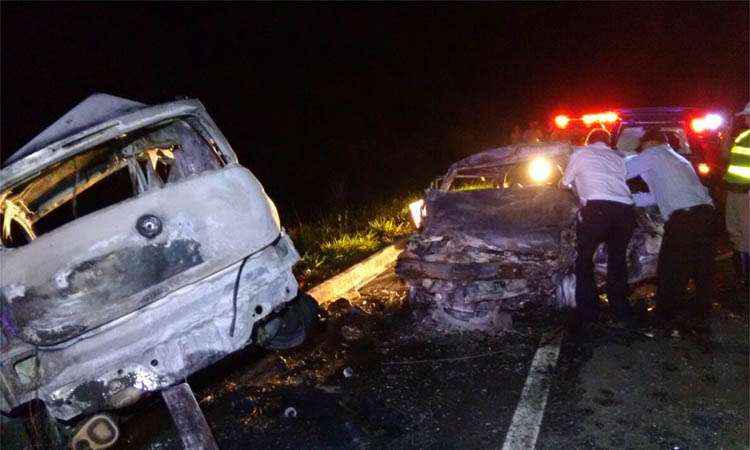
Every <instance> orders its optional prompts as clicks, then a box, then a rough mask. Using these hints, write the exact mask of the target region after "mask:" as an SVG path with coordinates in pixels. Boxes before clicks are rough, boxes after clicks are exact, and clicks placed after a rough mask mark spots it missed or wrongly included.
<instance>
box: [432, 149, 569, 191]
mask: <svg viewBox="0 0 750 450" xmlns="http://www.w3.org/2000/svg"><path fill="white" fill-rule="evenodd" d="M536 158H546V159H548V160H549V161H550V162H551V163H552V165H553V172H552V176H551V177H550V179H549V181H546V182H544V183H536V182H529V177H528V168H529V165H530V164H531V162H532V161H534V159H536ZM568 161H569V155H554V156H547V155H544V154H541V155H538V156H536V157H534V158H530V159H528V160H524V161H520V162H516V163H513V164H502V165H497V166H494V167H482V168H480V169H477V168H472V167H465V168H463V169H459V170H457V171H456V172H455V174H454V175H453V176H452V177H451V183H450V186H449V187H448V188H447V191H450V192H460V191H469V190H478V189H515V188H521V189H522V188H526V187H533V186H556V185H557V182H558V181H559V179H560V178H562V175H563V173H564V172H565V167H566V166H567V165H568ZM467 172H468V173H467ZM472 172H473V173H472ZM447 178H448V176H447V175H444V176H441V177H438V178H436V179H434V180H433V181H432V183H430V189H439V188H440V186H441V185H442V184H443V181H444V180H446V179H447ZM467 181H468V183H467Z"/></svg>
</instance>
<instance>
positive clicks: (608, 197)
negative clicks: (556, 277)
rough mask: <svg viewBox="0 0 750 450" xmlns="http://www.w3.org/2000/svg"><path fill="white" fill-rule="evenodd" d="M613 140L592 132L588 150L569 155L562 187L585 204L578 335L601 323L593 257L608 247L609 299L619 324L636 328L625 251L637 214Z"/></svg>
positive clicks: (579, 228) (579, 232)
mask: <svg viewBox="0 0 750 450" xmlns="http://www.w3.org/2000/svg"><path fill="white" fill-rule="evenodd" d="M610 139H611V136H610V134H609V133H608V132H607V131H606V130H603V129H595V130H592V131H591V132H590V133H589V135H588V136H587V137H586V145H585V146H584V147H579V148H577V149H576V150H575V152H574V153H573V154H572V155H571V156H570V162H569V163H568V166H567V168H566V169H565V173H564V174H563V177H562V179H561V180H560V184H561V186H563V187H567V188H575V190H576V192H577V193H578V198H579V200H580V203H581V209H580V211H579V213H578V222H577V223H576V251H577V257H576V264H575V272H576V318H575V320H574V321H573V329H572V330H571V331H573V332H575V333H580V332H585V331H586V330H587V328H588V326H589V325H590V324H591V323H592V322H593V321H594V320H596V316H597V304H596V298H597V295H596V283H595V280H594V261H593V257H594V253H595V252H596V249H597V247H599V244H601V243H602V242H606V244H607V296H608V298H609V302H610V304H611V305H612V306H613V307H614V309H615V314H616V315H617V319H618V321H620V322H621V323H622V324H623V325H627V326H632V325H633V318H632V313H631V311H630V306H629V304H628V302H627V286H628V270H627V263H626V252H627V248H628V242H629V241H630V238H631V236H632V235H633V230H634V229H635V226H636V223H635V209H634V206H633V199H632V197H631V194H630V189H629V188H628V185H627V183H626V179H625V176H626V173H627V171H626V168H625V162H624V160H623V159H622V157H620V156H619V155H618V154H617V153H616V152H615V151H614V150H612V148H610V146H609V143H610Z"/></svg>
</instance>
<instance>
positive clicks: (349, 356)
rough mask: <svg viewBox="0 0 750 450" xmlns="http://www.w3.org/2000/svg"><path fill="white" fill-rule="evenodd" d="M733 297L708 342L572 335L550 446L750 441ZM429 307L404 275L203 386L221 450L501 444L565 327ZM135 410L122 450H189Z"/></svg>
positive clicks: (690, 337) (554, 404) (554, 397)
mask: <svg viewBox="0 0 750 450" xmlns="http://www.w3.org/2000/svg"><path fill="white" fill-rule="evenodd" d="M720 269H721V270H720V273H719V274H718V278H717V281H718V284H719V285H720V286H724V287H725V286H726V284H727V283H726V281H727V279H726V277H727V273H728V272H729V264H728V261H723V262H721V263H720ZM725 290H726V289H724V288H722V289H719V290H717V301H719V302H718V303H717V304H716V305H715V307H714V311H713V316H712V319H711V333H710V334H709V335H708V336H703V335H698V334H691V333H689V332H685V333H683V334H682V335H680V336H679V337H672V336H662V335H659V334H657V335H654V336H653V337H650V336H648V335H645V334H639V335H632V334H628V335H623V334H622V333H609V332H607V331H606V330H605V331H604V332H602V333H601V334H600V335H599V336H596V337H594V338H592V339H591V340H588V341H585V342H580V341H574V340H572V339H569V338H568V337H566V338H565V339H564V340H563V346H562V351H561V356H560V360H559V363H558V365H557V368H556V369H555V371H556V372H555V382H554V385H553V386H552V389H551V393H550V398H549V403H548V406H547V409H546V413H545V417H544V421H543V424H542V429H541V433H540V436H539V440H538V442H537V448H544V449H553V448H554V449H558V448H597V449H598V448H617V449H621V448H654V449H662V448H664V449H667V448H669V449H676V448H679V449H696V448H700V449H706V448H726V449H733V448H748V447H749V446H750V439H749V438H748V433H749V428H748V427H749V424H750V412H749V409H750V401H749V400H748V395H749V388H748V386H749V385H750V384H749V383H750V363H749V360H748V358H749V357H750V346H749V340H748V318H747V315H746V314H736V313H733V312H730V311H729V310H727V309H725V308H723V307H722V306H721V303H720V301H721V300H723V298H724V297H725V296H726V292H725ZM418 314H419V312H418V311H416V312H415V311H412V310H411V308H410V307H409V305H408V303H407V301H406V299H405V292H404V287H403V285H402V283H401V282H400V281H399V280H398V279H397V278H396V277H395V275H394V274H393V273H392V272H389V273H386V274H384V275H382V276H381V277H380V278H379V279H377V280H375V281H374V282H373V283H371V284H370V285H368V286H367V287H366V288H364V289H362V290H361V291H360V296H359V297H358V298H357V299H356V300H353V301H352V302H351V303H350V302H346V301H339V302H336V303H334V304H332V305H329V307H328V316H327V317H326V318H325V320H324V321H323V322H322V323H321V325H320V326H319V327H318V329H316V330H315V331H314V332H313V333H312V335H311V336H310V337H309V339H308V340H307V342H306V343H305V344H304V345H302V346H301V347H298V348H296V349H293V350H290V351H285V352H275V353H274V352H264V351H258V350H253V349H250V350H246V351H243V352H239V353H237V354H235V355H233V356H232V357H230V358H228V359H226V360H224V361H222V362H220V363H219V364H217V365H215V366H213V367H211V368H209V369H207V370H204V371H202V372H200V373H198V374H196V375H195V376H194V377H191V379H190V380H189V381H190V384H191V386H192V387H193V389H194V391H195V395H196V398H197V399H198V401H199V403H200V405H201V407H202V409H203V412H204V414H205V416H206V418H207V420H208V422H209V425H210V426H211V428H212V430H213V432H214V435H215V437H216V440H217V441H218V444H219V446H220V448H222V449H240V448H249V447H254V448H280V449H287V448H288V449H296V448H359V447H366V448H500V447H502V445H503V442H504V439H505V435H506V432H507V430H508V427H509V425H510V421H511V418H512V416H513V413H514V411H515V409H516V406H517V403H518V400H519V396H520V392H521V389H522V387H523V385H524V383H525V381H526V377H527V375H528V371H529V365H530V362H531V359H532V358H533V355H534V353H535V351H536V349H537V347H538V345H539V342H540V339H541V337H542V336H543V335H545V334H546V335H549V333H550V332H552V331H553V330H556V329H559V326H560V325H561V324H562V323H563V319H564V318H563V317H562V316H559V315H555V316H550V315H548V313H543V312H542V311H541V310H529V311H526V312H525V313H524V314H522V315H520V316H519V317H518V318H517V319H516V320H515V323H514V329H513V331H512V332H508V333H505V334H499V335H497V336H486V335H481V334H473V333H465V334H454V335H442V334H435V333H434V332H430V330H424V329H422V328H420V327H419V326H416V325H415V324H416V321H415V317H418ZM124 413H125V414H124V416H123V421H122V423H121V431H122V438H121V440H120V442H119V443H118V444H117V447H116V448H118V449H179V448H181V445H180V442H179V439H178V437H177V435H176V433H175V430H174V427H173V425H172V422H171V418H170V417H169V414H168V412H167V410H166V407H165V406H164V405H163V404H162V403H161V400H160V399H159V397H158V396H154V397H153V398H152V399H150V400H147V401H143V402H141V403H140V404H138V405H136V406H135V407H133V408H131V409H129V410H126V411H124ZM295 413H296V417H291V416H294V415H295ZM3 438H4V440H5V436H4V437H3ZM3 447H5V446H3Z"/></svg>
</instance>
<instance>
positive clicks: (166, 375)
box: [0, 94, 309, 420]
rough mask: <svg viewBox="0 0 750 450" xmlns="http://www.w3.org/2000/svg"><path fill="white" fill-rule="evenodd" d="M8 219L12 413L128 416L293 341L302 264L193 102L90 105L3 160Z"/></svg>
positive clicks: (0, 188)
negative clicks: (239, 360) (243, 357)
mask: <svg viewBox="0 0 750 450" xmlns="http://www.w3.org/2000/svg"><path fill="white" fill-rule="evenodd" d="M0 212H2V244H3V245H2V249H1V250H0V251H1V252H2V253H1V254H0V257H1V258H2V287H1V290H0V301H1V302H2V341H3V342H2V346H3V348H2V365H1V366H0V409H1V410H2V411H3V412H8V411H11V410H12V409H14V408H16V407H17V406H19V405H21V404H24V403H26V402H28V401H30V400H33V399H40V400H42V401H43V402H44V403H45V405H46V407H47V410H48V412H49V414H50V415H51V416H53V417H54V418H56V419H62V420H69V419H73V418H75V417H77V416H80V415H82V414H91V413H93V412H97V411H99V410H103V409H114V408H119V407H122V406H126V405H129V404H131V403H133V402H135V401H136V400H137V399H138V398H139V397H141V396H142V395H143V394H145V393H148V392H154V391H158V390H160V389H162V388H164V387H167V386H169V385H171V384H174V383H176V382H180V381H182V380H184V379H185V377H187V376H188V375H190V374H192V373H193V372H195V371H196V370H199V369H201V368H204V367H206V366H208V365H210V364H212V363H214V362H215V361H217V360H219V359H221V358H222V357H224V356H226V355H228V354H229V353H231V352H234V351H236V350H238V349H240V348H242V347H244V346H246V345H248V344H251V343H260V344H267V345H269V346H273V345H274V344H279V343H281V344H280V345H293V344H295V343H298V342H299V340H300V336H301V332H300V330H299V328H300V326H301V324H299V323H294V324H290V323H288V321H285V320H286V317H287V316H288V314H287V312H288V311H289V310H290V309H294V308H298V307H299V308H308V307H309V305H307V306H305V305H303V306H299V305H300V304H301V303H305V302H307V301H308V300H304V301H303V300H299V297H298V292H297V290H298V286H297V282H296V280H295V278H294V276H293V274H292V271H291V269H292V266H293V265H294V264H295V262H296V261H297V260H298V259H299V255H298V254H297V251H296V250H295V248H294V245H293V244H292V242H291V241H290V239H289V237H288V236H287V235H286V234H285V232H284V230H283V229H282V228H281V225H280V221H279V217H278V214H277V212H276V208H275V206H274V204H273V202H272V201H271V200H270V199H269V198H268V196H267V195H266V193H265V192H264V190H263V187H262V186H261V184H260V183H259V182H258V180H257V179H256V178H255V177H254V176H253V175H252V174H251V173H250V171H248V170H247V169H246V168H244V167H242V166H241V165H240V164H239V163H238V161H237V157H236V155H235V153H234V152H233V150H232V148H231V147H230V145H229V143H228V142H227V141H226V139H225V138H224V136H223V135H222V133H221V132H220V131H219V129H218V128H217V127H216V125H215V124H214V122H213V121H212V120H211V118H210V117H209V115H208V114H207V113H206V110H205V109H204V107H203V105H202V104H201V103H200V102H199V101H197V100H179V101H175V102H171V103H165V104H161V105H157V106H147V105H144V104H141V103H138V102H134V101H130V100H126V99H122V98H117V97H112V96H108V95H103V94H97V95H93V96H91V97H89V98H88V99H86V100H85V101H84V102H82V103H80V104H79V105H78V106H76V107H75V108H74V109H73V110H71V111H70V112H68V113H67V114H66V115H64V116H63V117H62V118H61V119H59V120H58V121H57V122H56V123H54V124H53V125H51V126H50V127H49V128H47V129H46V130H44V131H43V132H42V133H41V134H40V135H39V136H37V137H36V138H35V139H34V140H32V141H31V142H29V143H28V144H27V145H26V146H24V147H23V148H21V149H20V150H19V151H18V152H17V153H15V154H14V155H13V156H11V157H10V158H9V159H8V161H7V162H6V164H5V166H4V167H3V169H2V181H1V184H0ZM289 305H291V306H289ZM308 310H309V308H308ZM299 316H300V314H295V317H299ZM302 337H304V336H302Z"/></svg>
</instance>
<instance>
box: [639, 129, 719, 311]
mask: <svg viewBox="0 0 750 450" xmlns="http://www.w3.org/2000/svg"><path fill="white" fill-rule="evenodd" d="M640 148H641V151H640V153H639V154H638V155H635V156H632V157H629V158H627V159H626V160H625V164H626V166H627V170H628V174H627V176H628V178H635V177H637V176H640V177H641V178H642V179H643V181H645V182H646V184H647V185H648V187H649V191H650V192H648V193H638V194H636V195H635V199H636V203H637V204H638V205H639V206H645V205H647V204H653V203H655V204H656V205H657V206H658V207H659V212H660V213H661V215H662V217H663V218H664V220H665V221H666V224H665V225H664V238H663V240H662V245H661V249H660V250H659V262H658V268H657V276H658V285H657V293H656V301H657V304H656V318H657V320H658V321H659V322H661V324H663V325H671V322H672V321H673V319H675V318H676V316H677V313H678V311H677V308H678V306H679V302H680V301H681V300H682V299H681V297H682V295H683V294H684V291H685V289H686V287H687V284H688V281H689V279H690V278H691V277H692V278H693V279H694V281H695V287H696V304H695V306H696V308H695V309H696V310H697V314H696V316H695V318H696V319H698V320H699V321H704V320H705V318H706V314H707V313H708V311H709V308H710V304H711V295H712V277H713V266H714V261H713V251H714V235H715V223H716V220H715V219H716V217H715V211H714V207H713V201H712V200H711V197H710V195H709V193H708V189H707V188H706V187H705V186H704V185H703V184H702V183H701V181H700V179H699V177H698V175H697V174H696V173H695V170H694V169H693V166H692V165H691V164H690V162H689V161H688V160H686V159H685V158H684V157H682V156H680V155H679V154H677V152H675V151H674V150H673V149H672V148H671V147H670V146H669V144H668V143H667V138H666V136H665V135H664V133H663V132H661V131H660V130H659V129H657V128H652V129H648V130H646V132H645V133H644V135H643V136H642V137H641V145H640Z"/></svg>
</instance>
